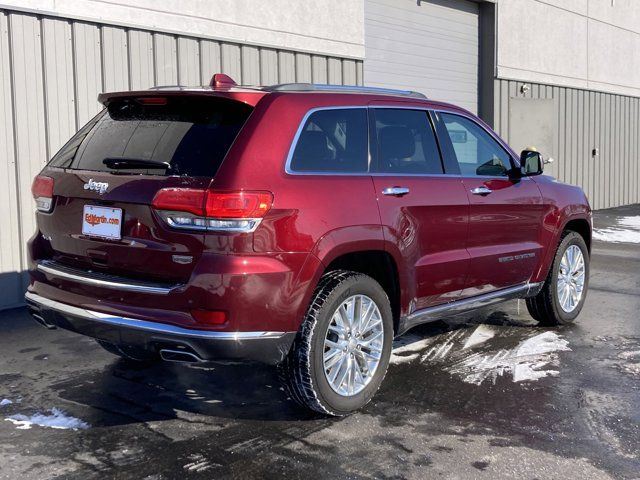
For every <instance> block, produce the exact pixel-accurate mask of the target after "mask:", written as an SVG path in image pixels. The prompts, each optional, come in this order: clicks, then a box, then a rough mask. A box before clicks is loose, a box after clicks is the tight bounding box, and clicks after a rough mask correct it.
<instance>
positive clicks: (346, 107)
mask: <svg viewBox="0 0 640 480" xmlns="http://www.w3.org/2000/svg"><path fill="white" fill-rule="evenodd" d="M356 109H357V110H365V111H366V110H368V107H367V106H366V105H337V106H330V107H315V108H312V109H310V110H308V111H307V113H305V114H304V117H302V120H301V121H300V124H299V125H298V129H297V130H296V134H295V135H294V137H293V140H292V141H291V146H290V147H289V153H288V154H287V161H286V162H285V165H284V171H285V173H287V174H288V175H307V176H308V175H313V176H341V177H342V176H344V177H368V176H369V172H368V170H367V171H366V172H362V173H361V172H298V171H296V170H292V169H291V161H292V160H293V152H294V151H295V149H296V146H297V145H298V140H299V139H300V135H301V134H302V130H303V129H304V126H305V125H306V124H307V120H308V119H309V117H310V116H311V115H313V114H314V113H316V112H321V111H325V110H356ZM367 122H368V120H367ZM368 132H369V127H368V126H367V167H368V166H369V164H370V163H371V153H370V152H369V144H370V143H371V142H370V141H369V138H368V136H369V133H368Z"/></svg>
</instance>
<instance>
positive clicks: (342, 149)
mask: <svg viewBox="0 0 640 480" xmlns="http://www.w3.org/2000/svg"><path fill="white" fill-rule="evenodd" d="M367 128H368V127H367V110H366V108H335V109H334V108H332V109H327V110H317V111H315V112H312V113H311V114H310V115H309V117H308V118H307V120H306V121H305V123H304V125H303V126H302V129H301V130H300V134H299V135H298V138H297V141H296V143H295V146H294V150H293V154H292V156H291V163H290V165H289V169H290V170H291V171H293V172H310V173H313V172H318V173H321V172H327V173H366V172H367V171H368V130H367Z"/></svg>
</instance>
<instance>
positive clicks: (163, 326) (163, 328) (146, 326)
mask: <svg viewBox="0 0 640 480" xmlns="http://www.w3.org/2000/svg"><path fill="white" fill-rule="evenodd" d="M25 299H26V300H27V302H31V303H33V304H35V305H37V306H38V307H41V308H49V309H51V310H55V311H57V312H59V313H62V314H65V315H70V316H72V317H77V318H82V319H83V320H89V321H94V322H97V323H104V324H108V325H112V326H116V327H124V328H132V329H135V330H144V331H147V332H151V333H156V334H161V335H163V334H164V335H177V336H180V337H185V338H206V339H211V340H231V341H233V340H235V341H241V340H258V339H263V338H280V337H282V336H283V335H284V334H285V333H286V332H272V331H254V332H219V331H210V330H192V329H190V328H183V327H178V326H176V325H171V324H167V323H158V322H149V321H147V320H138V319H136V318H129V317H120V316H118V315H111V314H109V313H102V312H96V311H94V310H88V309H85V308H80V307H75V306H73V305H68V304H66V303H62V302H57V301H55V300H51V299H49V298H45V297H42V296H40V295H37V294H35V293H32V292H27V293H26V294H25Z"/></svg>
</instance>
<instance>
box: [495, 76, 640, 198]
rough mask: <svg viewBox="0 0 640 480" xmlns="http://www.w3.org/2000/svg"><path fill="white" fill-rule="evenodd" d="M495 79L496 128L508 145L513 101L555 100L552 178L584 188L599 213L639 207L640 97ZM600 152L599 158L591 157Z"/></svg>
mask: <svg viewBox="0 0 640 480" xmlns="http://www.w3.org/2000/svg"><path fill="white" fill-rule="evenodd" d="M526 84H527V85H529V86H530V89H529V90H528V91H527V92H526V93H524V94H523V93H521V92H520V87H521V85H523V82H517V81H513V80H495V83H494V86H495V97H494V98H495V103H494V127H495V129H496V131H497V132H498V133H499V134H500V135H501V136H502V137H503V138H504V139H505V140H507V142H508V141H509V100H510V99H512V98H533V99H553V100H554V106H555V113H556V114H557V130H556V137H555V145H554V147H553V150H554V151H553V152H552V156H553V157H554V158H555V159H556V163H555V164H554V165H553V166H552V168H551V174H552V175H554V176H555V177H557V178H558V179H559V180H561V181H564V182H567V183H571V184H575V185H580V186H582V188H583V189H584V190H585V192H586V193H587V196H588V197H589V201H590V202H591V206H592V207H593V208H595V209H600V208H609V207H616V206H619V205H626V204H631V203H640V168H639V165H640V98H637V97H628V96H623V95H614V94H608V93H602V92H593V91H588V90H579V89H575V88H567V87H557V86H549V85H541V84H535V83H526ZM594 147H597V148H598V149H599V155H598V156H596V157H592V155H591V150H592V149H593V148H594Z"/></svg>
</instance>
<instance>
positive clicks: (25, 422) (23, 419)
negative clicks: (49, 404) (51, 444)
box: [5, 408, 90, 430]
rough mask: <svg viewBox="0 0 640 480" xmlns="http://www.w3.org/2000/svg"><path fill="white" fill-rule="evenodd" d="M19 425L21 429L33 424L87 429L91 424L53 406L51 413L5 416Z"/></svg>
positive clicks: (28, 427) (26, 428) (27, 428)
mask: <svg viewBox="0 0 640 480" xmlns="http://www.w3.org/2000/svg"><path fill="white" fill-rule="evenodd" d="M5 420H6V421H9V422H11V423H13V424H14V425H16V426H17V428H18V429H19V430H29V429H30V428H31V426H32V425H39V426H41V427H49V428H59V429H73V430H78V429H82V430H83V429H86V428H89V427H90V425H89V424H88V423H86V422H83V421H82V420H80V419H79V418H75V417H71V416H69V415H66V414H65V413H64V412H63V411H62V410H60V409H58V408H52V409H51V410H50V414H49V415H47V414H43V413H36V414H34V415H32V416H30V417H27V416H26V415H22V414H18V415H13V416H11V417H7V418H5Z"/></svg>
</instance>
